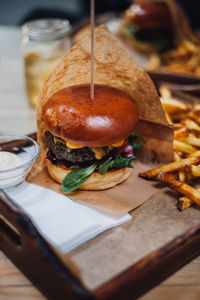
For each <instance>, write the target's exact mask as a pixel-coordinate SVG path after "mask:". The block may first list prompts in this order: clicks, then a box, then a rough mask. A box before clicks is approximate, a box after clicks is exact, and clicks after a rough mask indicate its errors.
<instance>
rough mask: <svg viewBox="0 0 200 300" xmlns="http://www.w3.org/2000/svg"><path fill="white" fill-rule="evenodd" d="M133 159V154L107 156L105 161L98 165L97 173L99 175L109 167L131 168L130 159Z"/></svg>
mask: <svg viewBox="0 0 200 300" xmlns="http://www.w3.org/2000/svg"><path fill="white" fill-rule="evenodd" d="M134 159H135V156H131V157H123V156H121V155H118V156H116V157H114V158H113V157H109V158H108V159H107V160H106V161H104V162H103V163H102V164H100V165H99V173H100V174H101V175H104V174H106V173H107V172H108V171H109V170H111V169H120V168H126V167H128V168H133V166H132V164H131V161H132V160H134Z"/></svg>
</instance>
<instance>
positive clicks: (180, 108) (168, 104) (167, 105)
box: [160, 97, 191, 114]
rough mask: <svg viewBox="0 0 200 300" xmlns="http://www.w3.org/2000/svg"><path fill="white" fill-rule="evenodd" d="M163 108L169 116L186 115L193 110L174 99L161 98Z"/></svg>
mask: <svg viewBox="0 0 200 300" xmlns="http://www.w3.org/2000/svg"><path fill="white" fill-rule="evenodd" d="M160 100H161V103H162V106H163V108H164V110H165V111H167V112H168V113H169V114H177V113H185V112H188V111H190V110H191V106H190V105H189V104H185V103H183V102H181V101H179V100H177V99H174V98H163V97H161V98H160Z"/></svg>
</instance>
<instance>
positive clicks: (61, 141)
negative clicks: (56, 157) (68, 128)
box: [53, 137, 65, 144]
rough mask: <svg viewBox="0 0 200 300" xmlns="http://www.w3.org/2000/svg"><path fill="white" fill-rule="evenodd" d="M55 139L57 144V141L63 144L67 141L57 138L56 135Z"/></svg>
mask: <svg viewBox="0 0 200 300" xmlns="http://www.w3.org/2000/svg"><path fill="white" fill-rule="evenodd" d="M53 140H54V143H55V144H56V143H62V144H64V143H65V142H64V141H63V140H61V139H58V138H56V137H54V138H53Z"/></svg>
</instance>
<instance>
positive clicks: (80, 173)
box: [61, 163, 98, 193]
mask: <svg viewBox="0 0 200 300" xmlns="http://www.w3.org/2000/svg"><path fill="white" fill-rule="evenodd" d="M97 165H98V163H95V164H92V165H91V166H90V167H88V168H82V169H77V170H73V171H71V172H70V173H69V174H67V175H66V176H65V178H64V179H63V181H62V183H61V188H62V190H63V192H64V193H70V192H72V191H74V190H76V189H77V188H78V187H79V186H80V185H81V184H83V183H84V182H85V181H86V180H88V178H89V177H90V176H91V175H92V174H93V173H94V171H95V169H96V167H97Z"/></svg>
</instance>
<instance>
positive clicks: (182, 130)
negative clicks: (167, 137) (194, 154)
mask: <svg viewBox="0 0 200 300" xmlns="http://www.w3.org/2000/svg"><path fill="white" fill-rule="evenodd" d="M188 135H189V133H188V130H187V128H185V127H183V128H180V129H178V130H175V131H174V138H175V139H176V140H178V139H181V138H183V137H188Z"/></svg>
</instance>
